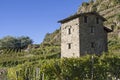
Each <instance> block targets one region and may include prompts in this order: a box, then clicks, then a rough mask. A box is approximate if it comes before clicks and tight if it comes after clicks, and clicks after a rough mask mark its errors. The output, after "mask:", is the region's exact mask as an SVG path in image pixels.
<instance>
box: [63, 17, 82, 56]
mask: <svg viewBox="0 0 120 80" xmlns="http://www.w3.org/2000/svg"><path fill="white" fill-rule="evenodd" d="M69 29H71V34H69V33H68V30H69ZM69 43H70V44H71V49H68V44H69ZM79 56H80V45H79V18H76V19H73V20H71V21H68V22H66V23H63V24H62V26H61V57H79Z"/></svg>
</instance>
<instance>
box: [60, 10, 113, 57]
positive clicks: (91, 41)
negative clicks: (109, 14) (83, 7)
mask: <svg viewBox="0 0 120 80" xmlns="http://www.w3.org/2000/svg"><path fill="white" fill-rule="evenodd" d="M104 21H106V19H105V18H104V17H102V16H100V15H99V14H98V13H97V12H87V13H80V14H75V15H72V16H70V17H68V18H65V19H63V20H60V21H59V22H60V23H61V57H68V58H69V57H80V56H82V55H85V54H93V53H94V54H101V53H102V52H106V51H107V50H108V47H107V34H108V33H109V32H112V30H111V29H109V28H107V27H105V26H104V25H103V22H104Z"/></svg>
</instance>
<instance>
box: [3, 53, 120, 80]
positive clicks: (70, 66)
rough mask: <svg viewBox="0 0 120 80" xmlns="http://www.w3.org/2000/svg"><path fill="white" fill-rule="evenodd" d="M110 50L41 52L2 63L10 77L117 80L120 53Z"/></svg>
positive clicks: (12, 79)
mask: <svg viewBox="0 0 120 80" xmlns="http://www.w3.org/2000/svg"><path fill="white" fill-rule="evenodd" d="M111 54H112V53H109V54H107V53H106V54H104V55H101V56H100V57H99V56H95V55H87V56H84V57H82V58H70V59H67V58H63V59H59V58H57V57H56V59H55V58H54V59H53V58H50V55H49V57H48V56H47V57H46V59H44V58H41V57H40V56H39V57H37V58H35V57H33V58H28V59H24V58H23V59H21V61H20V60H19V61H18V60H17V59H16V60H14V61H12V60H11V61H10V60H8V62H6V63H4V61H3V63H2V67H3V66H4V68H6V69H7V76H6V77H7V79H8V80H110V79H111V80H118V79H119V78H120V67H119V66H120V56H116V55H112V56H111ZM54 55H55V54H54ZM51 57H52V56H51ZM5 64H6V66H5Z"/></svg>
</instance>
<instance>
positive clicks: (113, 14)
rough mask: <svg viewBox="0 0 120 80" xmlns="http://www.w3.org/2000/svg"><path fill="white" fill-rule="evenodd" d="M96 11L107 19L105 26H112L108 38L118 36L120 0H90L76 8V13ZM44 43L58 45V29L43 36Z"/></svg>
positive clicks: (119, 31) (119, 35) (119, 32)
mask: <svg viewBox="0 0 120 80" xmlns="http://www.w3.org/2000/svg"><path fill="white" fill-rule="evenodd" d="M91 11H96V12H99V14H100V15H102V16H103V17H105V18H106V19H107V21H106V22H105V23H104V24H105V26H107V27H109V28H111V26H114V32H112V33H110V34H109V40H112V41H114V39H113V38H117V39H118V37H119V38H120V0H90V1H89V2H84V3H82V5H81V6H80V7H79V8H78V10H77V13H76V14H80V13H85V12H91ZM44 43H52V45H56V44H57V45H59V46H60V29H59V30H57V31H55V32H53V33H51V34H47V35H46V36H45V39H44V41H43V44H44Z"/></svg>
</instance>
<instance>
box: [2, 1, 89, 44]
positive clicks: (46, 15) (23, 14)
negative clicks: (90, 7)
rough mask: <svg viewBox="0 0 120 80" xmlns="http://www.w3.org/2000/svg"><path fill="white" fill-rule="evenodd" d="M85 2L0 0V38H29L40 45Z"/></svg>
mask: <svg viewBox="0 0 120 80" xmlns="http://www.w3.org/2000/svg"><path fill="white" fill-rule="evenodd" d="M85 1H87V0H0V38H3V37H4V36H7V35H11V36H14V37H19V36H29V37H30V38H31V39H33V41H34V43H41V42H42V41H43V39H44V37H45V34H46V33H51V32H53V31H55V30H56V29H58V28H59V27H60V24H59V23H57V21H58V20H60V19H63V18H66V17H68V16H70V15H72V14H74V13H75V12H76V11H77V9H78V7H79V6H80V5H81V3H82V2H85Z"/></svg>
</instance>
